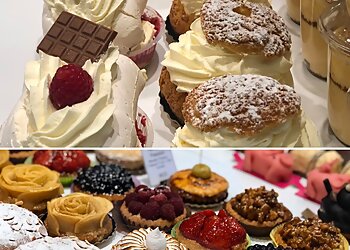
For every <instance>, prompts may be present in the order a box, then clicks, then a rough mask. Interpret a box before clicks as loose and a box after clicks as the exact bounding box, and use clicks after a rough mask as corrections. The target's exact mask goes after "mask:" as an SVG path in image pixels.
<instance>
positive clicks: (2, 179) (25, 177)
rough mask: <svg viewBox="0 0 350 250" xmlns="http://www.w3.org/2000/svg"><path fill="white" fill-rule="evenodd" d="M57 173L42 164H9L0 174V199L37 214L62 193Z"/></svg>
mask: <svg viewBox="0 0 350 250" xmlns="http://www.w3.org/2000/svg"><path fill="white" fill-rule="evenodd" d="M59 176H60V175H59V173H57V172H55V171H52V170H50V169H48V168H47V167H44V166H42V165H35V164H33V165H31V164H28V165H27V164H19V165H16V166H14V165H9V166H6V167H4V168H3V169H2V172H1V174H0V201H4V202H6V203H16V204H18V205H21V206H22V207H24V208H27V209H29V210H31V211H33V212H35V213H37V214H40V213H43V212H45V211H46V203H47V202H48V201H50V200H51V199H53V198H56V197H59V196H60V195H61V194H62V193H63V187H62V185H61V183H60V179H59Z"/></svg>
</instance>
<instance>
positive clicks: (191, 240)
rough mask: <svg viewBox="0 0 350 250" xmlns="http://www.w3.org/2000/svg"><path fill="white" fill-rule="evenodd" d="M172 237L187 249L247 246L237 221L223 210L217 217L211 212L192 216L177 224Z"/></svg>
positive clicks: (247, 242)
mask: <svg viewBox="0 0 350 250" xmlns="http://www.w3.org/2000/svg"><path fill="white" fill-rule="evenodd" d="M172 235H173V236H174V237H175V238H176V239H178V240H179V241H180V242H181V243H182V244H184V245H185V246H186V247H187V248H189V249H196V250H205V249H236V250H241V249H242V250H243V249H246V248H247V246H248V245H249V241H250V240H249V236H248V235H247V234H246V231H245V230H244V228H243V227H242V226H241V225H240V224H239V223H238V221H237V220H236V219H235V218H233V217H231V216H229V215H228V214H227V213H226V212H225V210H220V211H219V213H218V215H216V214H215V212H214V211H213V210H204V211H201V212H197V213H195V214H193V215H192V216H191V217H189V218H188V219H186V220H184V221H182V222H180V223H178V224H177V225H176V226H175V227H174V228H173V230H172Z"/></svg>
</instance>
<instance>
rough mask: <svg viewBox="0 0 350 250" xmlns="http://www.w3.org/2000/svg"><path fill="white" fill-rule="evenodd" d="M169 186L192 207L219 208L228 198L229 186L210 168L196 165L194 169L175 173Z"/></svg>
mask: <svg viewBox="0 0 350 250" xmlns="http://www.w3.org/2000/svg"><path fill="white" fill-rule="evenodd" d="M169 186H170V188H171V190H172V191H174V192H177V193H178V194H179V195H180V196H181V197H182V199H183V200H184V202H185V203H186V204H188V205H190V206H196V205H199V206H217V205H219V204H220V203H221V202H223V201H224V200H225V199H226V198H227V195H228V193H227V189H228V186H229V184H228V182H227V180H226V179H225V178H224V177H222V176H220V175H218V174H216V173H214V172H212V171H211V169H210V168H209V166H207V165H205V164H196V165H195V166H194V167H193V168H192V169H186V170H181V171H178V172H176V173H174V174H173V175H172V176H171V177H170V179H169Z"/></svg>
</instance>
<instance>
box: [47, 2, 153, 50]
mask: <svg viewBox="0 0 350 250" xmlns="http://www.w3.org/2000/svg"><path fill="white" fill-rule="evenodd" d="M44 1H45V4H44V11H43V31H44V33H46V32H47V31H48V30H49V29H50V27H51V26H52V25H53V23H54V21H55V20H56V19H57V18H58V16H59V15H60V14H61V12H62V11H68V12H70V13H73V14H75V15H78V16H81V17H83V18H85V19H87V20H90V21H92V22H94V23H98V24H101V25H104V26H106V27H109V28H111V29H113V30H115V31H117V32H118V35H117V37H116V38H115V40H114V44H115V45H117V46H118V47H119V50H120V53H121V54H126V53H127V52H128V51H130V50H131V48H133V47H135V46H137V45H139V44H140V43H142V42H143V41H144V40H145V32H144V30H143V27H142V23H141V15H142V14H143V11H144V10H145V8H146V4H147V0H137V1H135V0H104V1H99V0H84V1H81V0H44Z"/></svg>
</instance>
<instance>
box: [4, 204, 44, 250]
mask: <svg viewBox="0 0 350 250" xmlns="http://www.w3.org/2000/svg"><path fill="white" fill-rule="evenodd" d="M45 236H47V231H46V228H45V226H44V225H43V223H42V222H41V220H40V219H39V218H38V217H37V216H36V215H35V214H33V213H32V212H30V211H29V210H27V209H24V208H21V207H19V206H16V205H13V204H6V203H2V202H0V249H5V250H12V249H15V248H16V247H18V246H19V245H21V244H25V243H27V242H31V241H33V240H36V239H41V238H43V237H45Z"/></svg>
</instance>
